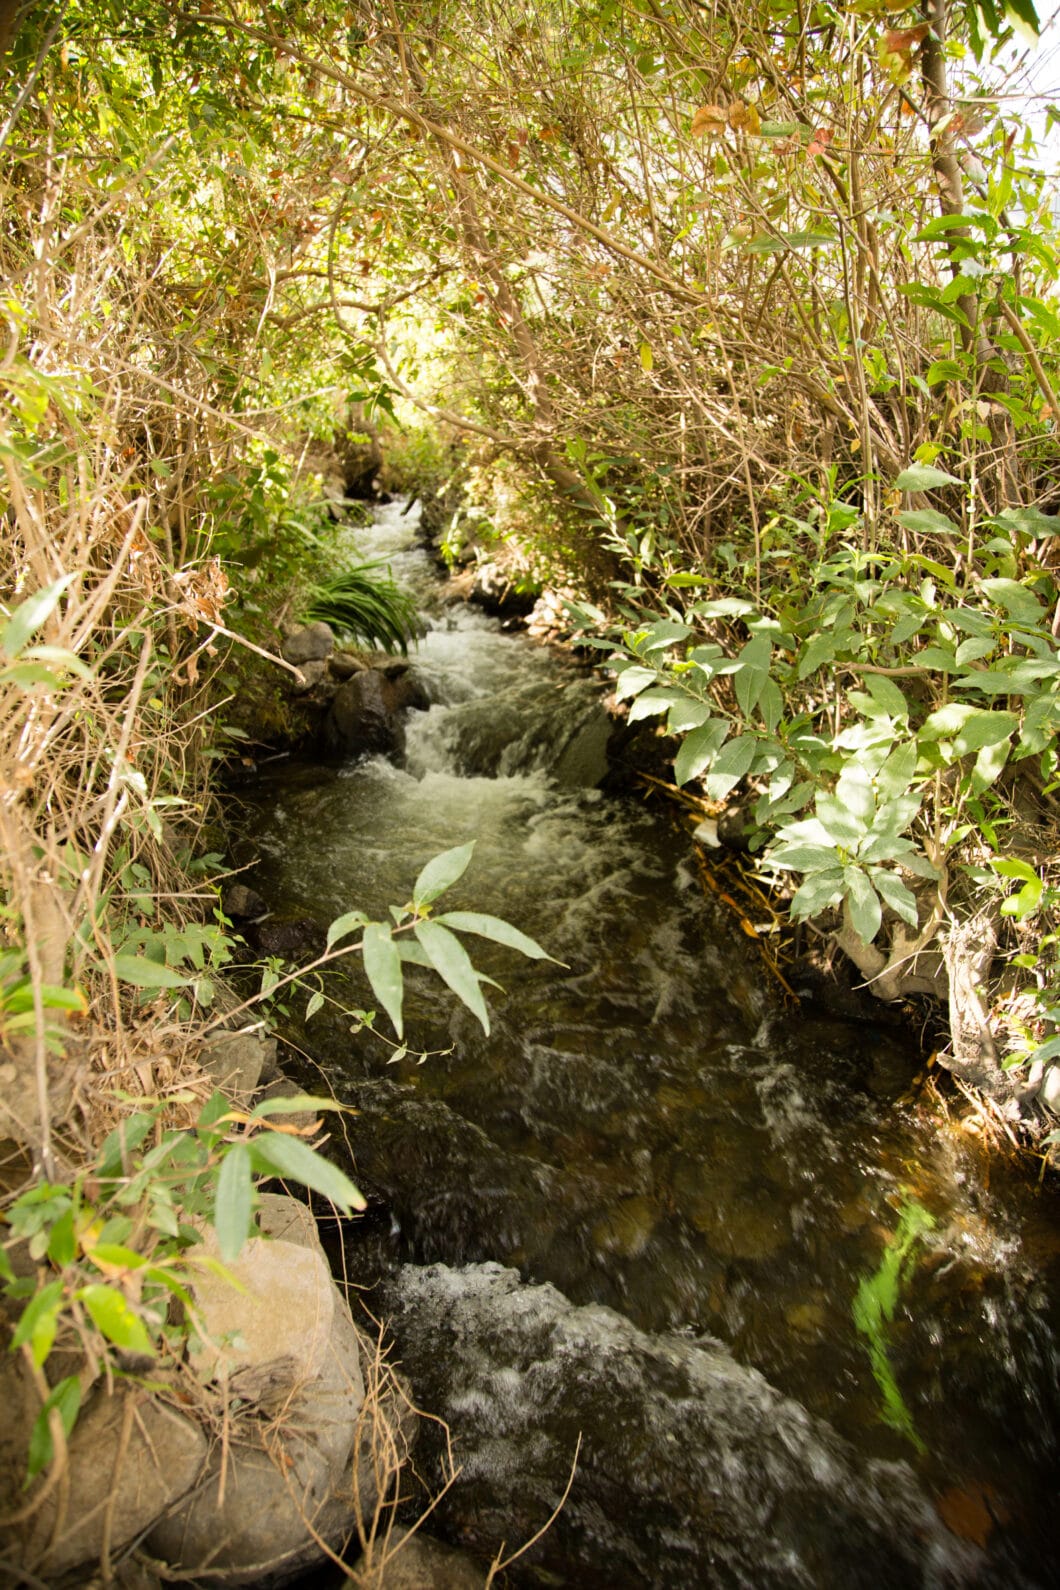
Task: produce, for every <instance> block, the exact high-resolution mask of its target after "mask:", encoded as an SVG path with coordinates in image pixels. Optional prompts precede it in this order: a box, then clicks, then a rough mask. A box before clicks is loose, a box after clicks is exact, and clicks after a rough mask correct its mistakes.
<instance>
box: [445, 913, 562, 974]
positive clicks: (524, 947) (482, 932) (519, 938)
mask: <svg viewBox="0 0 1060 1590" xmlns="http://www.w3.org/2000/svg"><path fill="white" fill-rule="evenodd" d="M434 920H435V922H441V923H442V924H443V925H444V926H445V927H450V928H453V929H454V930H455V931H456V932H457V933H477V934H478V936H479V937H480V938H484V939H492V940H493V941H494V943H496V944H506V945H507V946H508V948H509V949H512V950H518V951H519V952H520V954H522V955H528V956H529V957H530V959H531V960H534V961H553V962H554V963H555V965H557V966H562V965H563V962H562V961H557V960H556V958H555V956H554V955H549V953H548V952H547V950H543V949H542V948H541V946H540V944H538V943H537V942H536V941H535V940H534V939H532V938H530V937H529V936H528V935H527V934H526V933H520V931H519V929H518V928H515V927H512V925H511V923H510V922H505V921H504V920H503V919H502V918H501V917H499V916H485V915H484V914H483V913H482V912H481V911H446V912H445V914H444V915H443V916H436V917H435V918H434Z"/></svg>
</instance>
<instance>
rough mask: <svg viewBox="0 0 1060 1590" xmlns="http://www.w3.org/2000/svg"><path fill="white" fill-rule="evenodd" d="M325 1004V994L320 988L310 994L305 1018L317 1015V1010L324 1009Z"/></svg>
mask: <svg viewBox="0 0 1060 1590" xmlns="http://www.w3.org/2000/svg"><path fill="white" fill-rule="evenodd" d="M323 1006H324V996H323V994H322V993H321V992H320V989H319V988H318V989H317V991H316V993H315V994H310V996H309V999H308V1001H307V1003H306V1007H305V1019H306V1021H310V1020H312V1018H313V1017H314V1016H315V1015H316V1013H317V1011H318V1010H322V1009H323Z"/></svg>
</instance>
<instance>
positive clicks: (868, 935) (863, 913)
mask: <svg viewBox="0 0 1060 1590" xmlns="http://www.w3.org/2000/svg"><path fill="white" fill-rule="evenodd" d="M843 888H844V893H845V894H846V897H847V901H848V903H849V906H850V920H851V923H852V924H853V927H854V931H855V933H857V935H858V936H859V938H862V939H864V940H865V943H866V944H871V943H872V941H873V939H874V938H875V937H876V935H877V933H878V932H879V931H880V923H881V922H882V921H883V909H882V907H881V905H880V897H879V895H878V894H877V893H876V890H875V889H874V888H873V887H872V884H871V882H870V880H869V878H868V876H867V874H866V873H864V872H862V870H861V868H860V867H845V868H844V869H843Z"/></svg>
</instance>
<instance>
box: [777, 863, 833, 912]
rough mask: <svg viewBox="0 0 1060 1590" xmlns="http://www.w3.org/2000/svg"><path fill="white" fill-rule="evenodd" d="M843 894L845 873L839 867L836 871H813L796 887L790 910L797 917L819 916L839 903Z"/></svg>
mask: <svg viewBox="0 0 1060 1590" xmlns="http://www.w3.org/2000/svg"><path fill="white" fill-rule="evenodd" d="M842 896H843V874H842V872H841V871H840V870H839V869H838V868H836V870H835V871H834V872H812V873H811V874H810V875H809V877H808V878H806V880H805V881H804V882H803V883H802V884H801V885H800V886H799V888H798V889H796V891H795V893H794V895H793V896H792V899H791V905H790V907H789V910H790V912H791V915H792V916H793V917H795V918H796V919H799V918H802V917H811V916H817V915H818V913H819V912H821V911H824V910H827V908H828V907H829V906H832V905H836V904H838V902H839V901H840V900H841V899H842Z"/></svg>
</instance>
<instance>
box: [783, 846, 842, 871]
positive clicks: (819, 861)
mask: <svg viewBox="0 0 1060 1590" xmlns="http://www.w3.org/2000/svg"><path fill="white" fill-rule="evenodd" d="M767 860H768V861H769V863H770V865H771V866H774V867H783V868H784V869H785V871H791V872H829V871H835V868H836V867H837V865H838V858H837V856H836V853H835V848H834V846H831V845H797V844H796V845H774V846H773V848H772V849H771V850H770V851H769V854H768V857H767Z"/></svg>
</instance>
